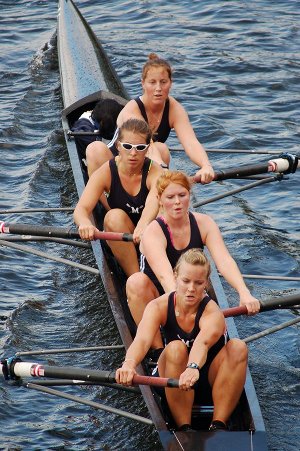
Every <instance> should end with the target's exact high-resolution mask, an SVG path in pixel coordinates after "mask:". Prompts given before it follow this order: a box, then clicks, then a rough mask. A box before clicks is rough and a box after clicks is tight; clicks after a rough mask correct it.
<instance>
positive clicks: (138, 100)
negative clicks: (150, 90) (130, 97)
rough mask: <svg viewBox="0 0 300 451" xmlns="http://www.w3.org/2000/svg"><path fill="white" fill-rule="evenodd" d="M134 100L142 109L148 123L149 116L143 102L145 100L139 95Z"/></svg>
mask: <svg viewBox="0 0 300 451" xmlns="http://www.w3.org/2000/svg"><path fill="white" fill-rule="evenodd" d="M134 100H135V101H136V103H137V104H138V107H139V109H140V111H141V113H142V116H143V118H144V119H145V121H146V122H147V124H148V117H147V114H146V109H145V105H144V104H143V102H142V101H141V99H140V98H139V97H136V98H135V99H134Z"/></svg>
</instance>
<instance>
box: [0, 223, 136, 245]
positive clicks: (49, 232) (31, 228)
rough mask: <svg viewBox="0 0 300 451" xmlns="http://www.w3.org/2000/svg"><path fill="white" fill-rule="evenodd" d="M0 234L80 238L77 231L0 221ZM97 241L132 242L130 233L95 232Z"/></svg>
mask: <svg viewBox="0 0 300 451" xmlns="http://www.w3.org/2000/svg"><path fill="white" fill-rule="evenodd" d="M0 233H14V234H18V235H32V236H50V237H54V238H80V235H79V232H78V230H77V229H72V228H71V227H70V228H63V227H51V226H41V225H32V224H12V223H6V222H2V221H0ZM95 240H109V241H132V235H131V234H130V233H118V232H95Z"/></svg>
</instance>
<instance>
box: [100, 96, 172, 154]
mask: <svg viewBox="0 0 300 451" xmlns="http://www.w3.org/2000/svg"><path fill="white" fill-rule="evenodd" d="M134 100H135V101H136V103H137V104H138V107H139V109H140V112H141V114H142V116H143V118H144V119H145V121H146V122H147V124H149V121H148V117H147V113H146V110H145V105H144V104H143V102H142V101H141V99H140V98H139V97H136V98H135V99H134ZM169 110H170V101H169V99H167V100H166V103H165V107H164V111H163V115H162V118H161V121H160V124H159V126H158V128H157V130H156V132H155V133H154V134H153V141H159V142H162V143H164V142H165V141H167V139H168V137H169V134H170V131H171V127H170V124H169ZM118 133H119V129H118V128H117V129H116V131H115V134H114V136H113V138H112V140H111V141H110V142H109V143H108V147H109V149H110V151H111V152H112V154H113V156H114V157H116V156H117V155H118V149H117V146H116V141H117V138H118Z"/></svg>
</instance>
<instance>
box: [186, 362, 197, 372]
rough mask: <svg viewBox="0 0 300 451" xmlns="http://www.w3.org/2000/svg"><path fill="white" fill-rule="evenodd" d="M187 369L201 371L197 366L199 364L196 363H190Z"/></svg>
mask: <svg viewBox="0 0 300 451" xmlns="http://www.w3.org/2000/svg"><path fill="white" fill-rule="evenodd" d="M186 367H187V368H195V370H198V371H200V367H199V365H197V363H195V362H192V363H188V364H187V366H186Z"/></svg>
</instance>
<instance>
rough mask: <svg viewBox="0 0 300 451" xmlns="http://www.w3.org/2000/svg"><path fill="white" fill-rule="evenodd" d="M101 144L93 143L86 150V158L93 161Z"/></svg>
mask: <svg viewBox="0 0 300 451" xmlns="http://www.w3.org/2000/svg"><path fill="white" fill-rule="evenodd" d="M98 144H99V142H97V141H93V142H92V143H90V144H89V145H88V146H87V148H86V158H87V159H89V160H92V159H93V157H94V155H95V152H97V149H98Z"/></svg>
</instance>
